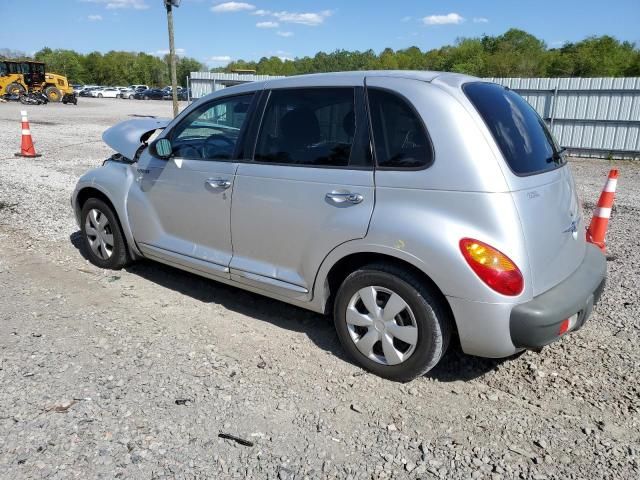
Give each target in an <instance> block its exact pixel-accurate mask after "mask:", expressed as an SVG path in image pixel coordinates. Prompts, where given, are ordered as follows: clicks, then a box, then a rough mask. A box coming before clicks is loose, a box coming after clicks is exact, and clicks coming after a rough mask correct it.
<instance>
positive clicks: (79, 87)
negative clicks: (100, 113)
mask: <svg viewBox="0 0 640 480" xmlns="http://www.w3.org/2000/svg"><path fill="white" fill-rule="evenodd" d="M71 87H72V88H73V92H74V93H75V94H76V95H78V94H79V93H80V91H81V90H82V89H83V88H84V87H85V86H84V85H80V84H77V83H76V84H73V85H71Z"/></svg>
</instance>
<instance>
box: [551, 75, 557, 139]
mask: <svg viewBox="0 0 640 480" xmlns="http://www.w3.org/2000/svg"><path fill="white" fill-rule="evenodd" d="M557 99H558V86H556V88H554V89H553V90H552V92H551V111H550V112H549V117H550V121H549V123H550V124H551V131H552V132H553V123H554V120H555V119H556V101H557Z"/></svg>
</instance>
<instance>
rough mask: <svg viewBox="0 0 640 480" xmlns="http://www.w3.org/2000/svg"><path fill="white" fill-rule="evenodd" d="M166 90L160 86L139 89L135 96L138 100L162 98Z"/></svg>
mask: <svg viewBox="0 0 640 480" xmlns="http://www.w3.org/2000/svg"><path fill="white" fill-rule="evenodd" d="M164 94H165V91H164V90H162V89H160V88H149V89H147V90H138V91H137V92H136V93H135V94H134V95H133V98H135V99H136V100H162V98H163V97H164Z"/></svg>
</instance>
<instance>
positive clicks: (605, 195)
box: [587, 169, 618, 253]
mask: <svg viewBox="0 0 640 480" xmlns="http://www.w3.org/2000/svg"><path fill="white" fill-rule="evenodd" d="M617 184H618V170H617V169H613V170H611V171H610V172H609V178H608V179H607V183H605V185H604V189H603V190H602V193H601V194H600V199H599V200H598V205H597V206H596V209H595V210H594V212H593V218H592V219H591V225H589V228H587V242H589V243H593V244H594V245H596V246H597V247H599V248H600V250H602V253H605V251H606V248H607V246H606V244H605V237H606V235H607V227H608V226H609V217H610V216H611V208H612V207H613V200H614V197H615V194H616V186H617Z"/></svg>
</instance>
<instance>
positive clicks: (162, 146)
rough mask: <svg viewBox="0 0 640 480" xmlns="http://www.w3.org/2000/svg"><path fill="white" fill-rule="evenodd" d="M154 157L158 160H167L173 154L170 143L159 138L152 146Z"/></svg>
mask: <svg viewBox="0 0 640 480" xmlns="http://www.w3.org/2000/svg"><path fill="white" fill-rule="evenodd" d="M154 149H155V151H156V155H157V156H158V157H160V158H169V157H170V156H171V154H172V153H173V147H172V146H171V142H170V141H169V140H167V139H166V138H161V139H160V140H158V141H157V142H156V143H155V144H154Z"/></svg>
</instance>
